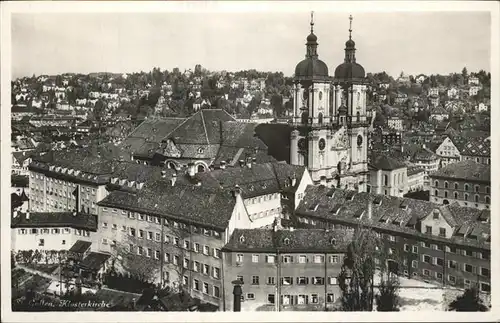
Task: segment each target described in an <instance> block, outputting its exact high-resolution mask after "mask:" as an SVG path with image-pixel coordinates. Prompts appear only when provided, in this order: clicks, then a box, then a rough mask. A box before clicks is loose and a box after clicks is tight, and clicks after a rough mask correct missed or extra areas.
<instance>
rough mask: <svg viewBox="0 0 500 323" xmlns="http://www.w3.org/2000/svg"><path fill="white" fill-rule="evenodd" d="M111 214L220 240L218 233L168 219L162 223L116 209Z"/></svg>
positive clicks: (103, 209)
mask: <svg viewBox="0 0 500 323" xmlns="http://www.w3.org/2000/svg"><path fill="white" fill-rule="evenodd" d="M102 211H103V212H109V211H108V208H106V207H104V208H102ZM111 213H116V214H118V213H120V214H121V215H123V216H126V217H128V218H129V219H132V220H135V219H137V220H139V221H147V222H151V223H156V224H158V225H159V224H160V223H161V222H163V225H164V226H168V227H172V228H174V229H180V230H183V231H186V232H192V233H194V234H203V235H204V236H207V237H214V238H216V239H220V238H221V233H220V232H218V231H215V230H211V229H206V228H201V227H197V226H195V225H191V226H189V225H186V224H185V223H181V222H177V221H174V220H170V219H163V221H162V218H160V217H157V216H152V215H147V214H142V213H138V212H130V211H125V210H118V209H111Z"/></svg>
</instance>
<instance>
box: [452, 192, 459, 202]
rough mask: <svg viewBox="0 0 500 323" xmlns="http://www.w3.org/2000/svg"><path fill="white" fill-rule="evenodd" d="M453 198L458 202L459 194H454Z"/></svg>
mask: <svg viewBox="0 0 500 323" xmlns="http://www.w3.org/2000/svg"><path fill="white" fill-rule="evenodd" d="M453 198H454V199H455V200H457V199H458V193H457V192H454V193H453Z"/></svg>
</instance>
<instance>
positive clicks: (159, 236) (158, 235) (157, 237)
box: [155, 232, 161, 241]
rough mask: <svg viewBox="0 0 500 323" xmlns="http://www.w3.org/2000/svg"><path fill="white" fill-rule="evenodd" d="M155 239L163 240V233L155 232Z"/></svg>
mask: <svg viewBox="0 0 500 323" xmlns="http://www.w3.org/2000/svg"><path fill="white" fill-rule="evenodd" d="M155 240H156V241H160V240H161V234H160V233H158V232H156V233H155Z"/></svg>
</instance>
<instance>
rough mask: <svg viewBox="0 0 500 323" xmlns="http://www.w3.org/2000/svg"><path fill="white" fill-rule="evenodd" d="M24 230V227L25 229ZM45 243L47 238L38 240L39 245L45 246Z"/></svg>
mask: <svg viewBox="0 0 500 323" xmlns="http://www.w3.org/2000/svg"><path fill="white" fill-rule="evenodd" d="M23 230H24V229H23ZM44 245H45V239H40V240H38V246H39V247H43V246H44Z"/></svg>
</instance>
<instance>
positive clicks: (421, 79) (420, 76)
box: [415, 74, 427, 84]
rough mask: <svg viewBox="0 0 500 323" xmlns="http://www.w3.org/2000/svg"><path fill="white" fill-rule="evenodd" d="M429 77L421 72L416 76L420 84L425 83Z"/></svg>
mask: <svg viewBox="0 0 500 323" xmlns="http://www.w3.org/2000/svg"><path fill="white" fill-rule="evenodd" d="M426 79H427V76H425V75H423V74H420V75H418V76H417V77H416V78H415V81H416V82H417V83H418V84H422V83H424V81H425V80H426Z"/></svg>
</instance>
